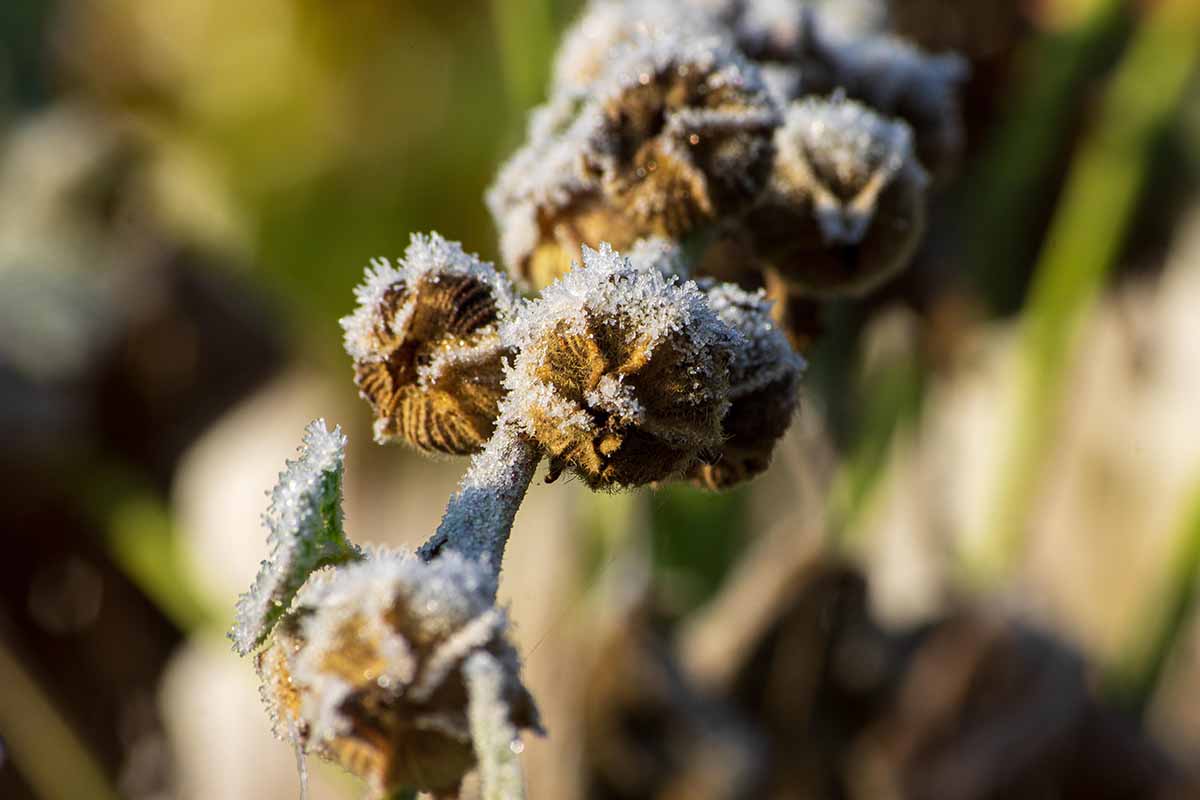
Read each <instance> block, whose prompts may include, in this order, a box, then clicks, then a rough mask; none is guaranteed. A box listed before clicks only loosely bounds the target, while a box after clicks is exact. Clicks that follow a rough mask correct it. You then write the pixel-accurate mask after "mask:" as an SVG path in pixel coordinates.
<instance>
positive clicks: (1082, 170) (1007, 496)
mask: <svg viewBox="0 0 1200 800" xmlns="http://www.w3.org/2000/svg"><path fill="white" fill-rule="evenodd" d="M1198 50H1200V3H1197V2H1196V0H1163V1H1162V2H1159V3H1157V4H1155V5H1154V6H1153V7H1151V9H1150V10H1149V11H1148V12H1147V13H1146V16H1145V18H1144V19H1143V21H1142V22H1141V24H1140V25H1139V27H1138V29H1137V31H1136V32H1135V35H1134V38H1133V41H1132V42H1131V43H1130V46H1129V48H1128V51H1127V52H1126V54H1125V55H1124V57H1123V58H1122V61H1121V63H1120V65H1119V67H1118V69H1117V72H1116V74H1115V75H1114V76H1113V78H1112V80H1111V82H1110V84H1109V86H1108V90H1107V93H1106V96H1105V99H1104V104H1103V108H1102V110H1101V114H1100V116H1099V118H1098V119H1097V121H1096V124H1095V125H1094V126H1093V128H1092V129H1091V131H1090V133H1089V134H1088V135H1087V137H1086V138H1085V139H1084V141H1083V144H1082V145H1081V147H1080V150H1079V152H1078V154H1077V155H1076V158H1075V160H1074V163H1073V165H1072V169H1071V172H1070V175H1069V177H1068V182H1067V186H1066V189H1065V191H1064V194H1063V198H1062V201H1061V203H1060V206H1059V209H1058V211H1057V213H1056V215H1055V217H1054V220H1053V223H1052V226H1051V230H1050V233H1049V235H1048V237H1047V241H1046V245H1045V248H1044V250H1043V253H1042V256H1041V258H1040V261H1039V264H1038V268H1037V272H1036V276H1035V279H1034V285H1033V287H1032V290H1031V294H1030V299H1029V302H1028V305H1027V310H1026V312H1025V315H1024V317H1023V319H1022V320H1021V329H1020V339H1019V342H1018V364H1017V375H1016V380H1017V384H1016V386H1015V390H1016V395H1015V402H1014V403H1013V405H1012V407H1011V408H1010V409H1008V411H1007V412H1006V413H1008V414H1009V419H1008V421H1007V423H1006V424H1004V425H1002V427H1001V430H1002V431H1004V432H1005V436H1004V439H1003V440H1002V441H1000V442H997V445H998V446H999V447H1000V448H1002V449H1001V460H1000V462H999V463H1000V465H1001V467H1000V469H1001V470H1002V471H1001V473H1000V475H999V478H998V481H999V483H998V491H997V492H996V493H995V496H994V499H993V504H992V506H991V507H990V508H989V509H987V512H988V517H987V520H986V522H985V523H984V524H985V529H984V531H983V535H982V536H981V537H979V538H978V539H977V540H975V541H977V542H979V543H980V544H979V545H978V546H976V547H974V548H972V549H970V550H969V551H968V552H967V553H965V554H964V562H965V567H966V570H967V574H968V577H969V578H970V579H972V580H974V581H975V582H977V583H983V584H988V583H993V582H995V581H996V580H998V579H999V578H1001V577H1002V576H1003V575H1004V574H1005V573H1006V572H1007V570H1008V568H1009V567H1010V566H1011V565H1012V563H1013V562H1014V561H1015V560H1016V559H1017V558H1018V557H1019V555H1020V553H1021V550H1022V549H1023V546H1024V538H1025V537H1024V534H1025V530H1026V525H1027V521H1028V519H1027V518H1028V512H1029V509H1030V506H1031V502H1032V499H1033V497H1034V495H1035V492H1036V489H1037V485H1038V482H1039V480H1040V478H1041V472H1040V467H1041V465H1042V463H1043V461H1044V456H1045V455H1046V448H1047V446H1048V443H1049V442H1050V441H1052V433H1053V425H1054V420H1055V417H1056V413H1057V411H1058V405H1059V400H1060V397H1061V394H1062V392H1061V389H1062V378H1063V373H1064V370H1065V367H1066V365H1067V363H1068V361H1069V357H1070V354H1071V352H1072V345H1073V344H1074V341H1075V338H1076V335H1077V333H1078V330H1079V328H1080V326H1081V324H1082V323H1083V321H1084V319H1085V318H1086V316H1087V313H1088V311H1089V310H1090V309H1091V307H1092V305H1093V304H1094V301H1095V298H1096V296H1097V295H1098V293H1099V292H1100V290H1101V288H1102V287H1103V284H1104V281H1105V278H1106V276H1107V275H1108V273H1109V270H1110V269H1111V268H1112V266H1113V264H1114V262H1115V261H1116V259H1117V258H1118V257H1119V255H1120V250H1121V247H1122V245H1123V243H1124V242H1125V239H1126V235H1127V233H1128V226H1129V223H1130V221H1131V220H1132V218H1133V214H1134V211H1135V208H1136V204H1137V201H1138V199H1139V195H1140V193H1141V190H1142V187H1143V185H1144V183H1145V179H1146V175H1147V173H1148V171H1149V166H1150V159H1151V154H1152V150H1153V146H1154V145H1155V143H1156V142H1157V141H1158V139H1159V135H1160V133H1161V132H1162V131H1163V129H1164V127H1165V126H1166V124H1167V123H1168V122H1169V120H1170V118H1171V115H1172V113H1173V112H1174V111H1175V110H1176V108H1177V107H1178V105H1179V102H1180V100H1181V98H1182V97H1183V96H1184V93H1185V90H1186V88H1187V85H1188V81H1189V79H1190V78H1191V77H1193V75H1194V73H1195V69H1196V65H1197V55H1198Z"/></svg>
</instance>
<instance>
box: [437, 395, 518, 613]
mask: <svg viewBox="0 0 1200 800" xmlns="http://www.w3.org/2000/svg"><path fill="white" fill-rule="evenodd" d="M540 461H541V451H540V450H539V449H538V447H537V446H536V445H535V444H534V443H533V442H531V441H530V440H529V439H527V438H526V437H525V436H524V435H522V434H521V433H520V431H518V430H517V429H516V428H515V426H513V425H512V424H511V423H509V422H508V421H507V420H505V419H504V418H501V420H500V421H499V423H498V424H497V425H496V432H495V433H494V434H493V435H492V438H491V439H490V440H489V441H488V443H487V445H486V446H485V447H484V449H483V451H482V452H480V453H478V454H477V455H475V456H474V457H473V458H472V459H471V466H470V468H469V469H468V470H467V474H466V475H465V476H464V477H463V479H462V482H461V483H460V484H459V489H458V492H456V493H455V494H454V496H453V497H451V498H450V502H449V504H448V505H447V506H446V513H445V515H444V516H443V517H442V522H441V524H440V525H438V529H437V531H436V532H435V533H434V534H433V536H431V537H430V538H429V540H428V541H427V542H425V544H423V545H422V546H421V549H420V550H418V551H417V555H418V556H420V557H421V558H422V559H424V560H425V561H429V560H431V559H433V558H435V557H437V556H439V555H441V554H442V553H443V552H445V551H447V550H455V551H458V552H459V553H460V554H462V556H463V557H464V558H466V559H468V560H471V561H479V560H484V561H486V562H487V563H488V565H489V566H490V568H491V570H492V572H493V574H494V575H495V576H496V577H497V581H498V579H499V575H500V566H501V562H502V561H503V559H504V547H505V545H506V544H507V543H508V535H509V533H510V532H511V531H512V526H513V520H514V519H515V518H516V516H517V509H519V508H520V507H521V501H522V500H523V499H524V498H525V492H526V491H527V490H528V489H529V482H530V481H531V480H533V473H534V470H536V469H537V465H538V462H540ZM494 593H495V587H494V586H493V594H494Z"/></svg>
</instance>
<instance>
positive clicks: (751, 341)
mask: <svg viewBox="0 0 1200 800" xmlns="http://www.w3.org/2000/svg"><path fill="white" fill-rule="evenodd" d="M702 289H703V290H704V292H705V295H706V296H707V298H708V304H709V307H711V308H712V310H713V311H715V312H716V314H717V316H718V317H720V318H721V320H722V321H724V322H725V323H726V324H728V325H729V326H730V327H732V328H734V329H735V330H736V331H738V333H740V334H741V335H742V340H743V342H744V344H743V345H742V346H741V347H739V348H737V349H736V350H735V351H734V357H733V361H732V362H731V363H730V366H729V401H730V405H729V410H728V411H727V412H725V418H724V419H723V420H722V423H721V425H722V428H723V430H724V433H725V442H724V444H723V445H722V447H721V450H720V453H719V455H718V457H717V458H716V459H715V460H713V461H711V462H710V463H701V464H697V465H695V466H694V467H693V468H692V470H691V472H690V473H689V477H690V478H691V479H692V481H693V482H694V483H696V484H697V485H699V486H702V487H704V488H707V489H711V490H713V491H717V490H722V489H728V488H729V487H731V486H734V485H736V484H738V483H741V482H743V481H746V480H749V479H750V478H753V477H754V476H756V475H758V474H760V473H762V472H764V471H765V470H766V468H767V466H768V465H769V464H770V463H771V453H772V451H773V450H774V449H775V444H776V443H777V442H778V441H779V439H780V438H781V437H782V436H783V434H784V433H786V432H787V429H788V428H789V427H790V426H791V423H792V417H793V416H794V414H795V412H796V407H797V405H798V404H799V390H800V378H801V377H802V376H803V374H804V367H805V363H804V359H803V358H801V357H800V356H798V355H797V354H796V353H795V352H794V351H793V350H792V348H791V346H790V345H789V344H788V340H787V337H786V336H785V335H784V334H783V332H782V331H781V330H780V329H779V328H778V327H776V325H775V324H774V323H773V322H772V321H771V304H770V302H769V301H767V300H766V298H765V296H764V294H763V293H762V292H761V291H759V292H747V291H744V290H742V289H739V288H738V287H736V286H734V285H732V284H718V283H714V282H711V281H705V282H704V283H703V284H702Z"/></svg>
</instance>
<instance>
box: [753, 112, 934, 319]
mask: <svg viewBox="0 0 1200 800" xmlns="http://www.w3.org/2000/svg"><path fill="white" fill-rule="evenodd" d="M776 145H777V149H778V155H777V157H776V161H775V168H774V171H773V173H772V175H771V183H770V186H769V187H768V189H767V191H766V192H764V195H763V198H762V200H761V202H760V203H759V204H758V205H757V206H756V207H755V208H754V210H753V211H751V212H750V213H749V214H748V215H747V217H746V219H745V220H744V224H745V226H746V228H747V229H748V230H749V231H750V234H751V236H752V237H753V239H754V242H755V249H756V251H757V253H758V254H759V255H760V256H761V257H762V258H763V260H764V261H766V262H767V263H769V264H770V265H771V266H773V267H775V268H776V269H777V270H778V271H779V273H780V274H781V275H782V276H783V277H784V278H786V279H787V280H788V282H789V283H790V284H791V285H792V286H794V287H795V288H796V289H797V290H799V291H801V292H803V293H805V294H807V295H809V296H812V297H821V298H824V297H830V296H837V295H861V294H863V293H865V292H868V291H870V290H871V289H873V288H875V287H877V286H878V285H879V284H881V283H883V282H884V281H886V280H888V279H889V278H891V277H893V276H894V275H895V274H896V273H897V272H899V271H900V270H902V269H903V268H904V267H906V266H907V265H908V263H909V261H910V260H911V259H912V256H913V253H914V252H915V251H916V248H917V245H918V244H919V243H920V240H921V236H922V235H923V233H924V230H925V216H926V188H927V186H928V179H927V177H926V175H925V172H924V170H923V169H921V166H920V165H919V164H918V163H917V160H916V158H915V157H914V155H913V152H912V137H911V134H910V132H909V129H908V126H907V125H905V124H904V123H903V122H900V121H898V120H889V119H886V118H884V117H881V116H880V115H878V114H876V113H874V112H873V111H871V110H870V109H868V108H866V107H865V106H863V105H861V104H859V103H857V102H854V101H851V100H844V99H842V98H840V97H833V98H830V99H817V98H810V99H808V100H803V101H800V102H797V103H793V104H792V105H791V106H790V107H789V108H788V111H787V114H786V121H785V124H784V125H783V127H781V128H780V129H779V132H778V133H777V134H776Z"/></svg>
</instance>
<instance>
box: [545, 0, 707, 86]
mask: <svg viewBox="0 0 1200 800" xmlns="http://www.w3.org/2000/svg"><path fill="white" fill-rule="evenodd" d="M705 5H710V6H715V4H713V3H707V4H706V3H704V2H700V0H690V2H689V0H683V2H681V1H680V0H593V2H591V3H589V4H588V6H587V8H586V9H585V11H584V13H583V14H582V15H580V17H579V19H578V20H577V21H576V22H575V24H574V25H572V26H571V28H570V29H569V30H568V31H567V32H566V34H565V35H564V36H563V41H562V44H561V45H560V46H559V49H558V55H557V56H556V58H555V61H554V87H555V89H556V90H559V89H568V90H586V89H587V88H588V87H589V86H590V85H591V84H592V82H594V81H595V80H596V79H597V78H598V77H600V76H601V75H603V74H604V73H605V72H606V70H607V69H608V64H609V62H610V60H611V58H612V55H613V53H615V52H618V51H620V50H621V49H622V48H624V47H627V46H629V45H630V44H631V43H634V42H639V41H646V40H653V39H657V38H663V37H673V36H680V35H683V36H686V37H688V38H693V39H694V38H699V37H710V36H714V35H721V34H725V33H727V28H726V26H725V25H724V24H722V21H721V18H720V15H719V14H718V13H716V12H717V11H719V9H717V8H706V7H705Z"/></svg>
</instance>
